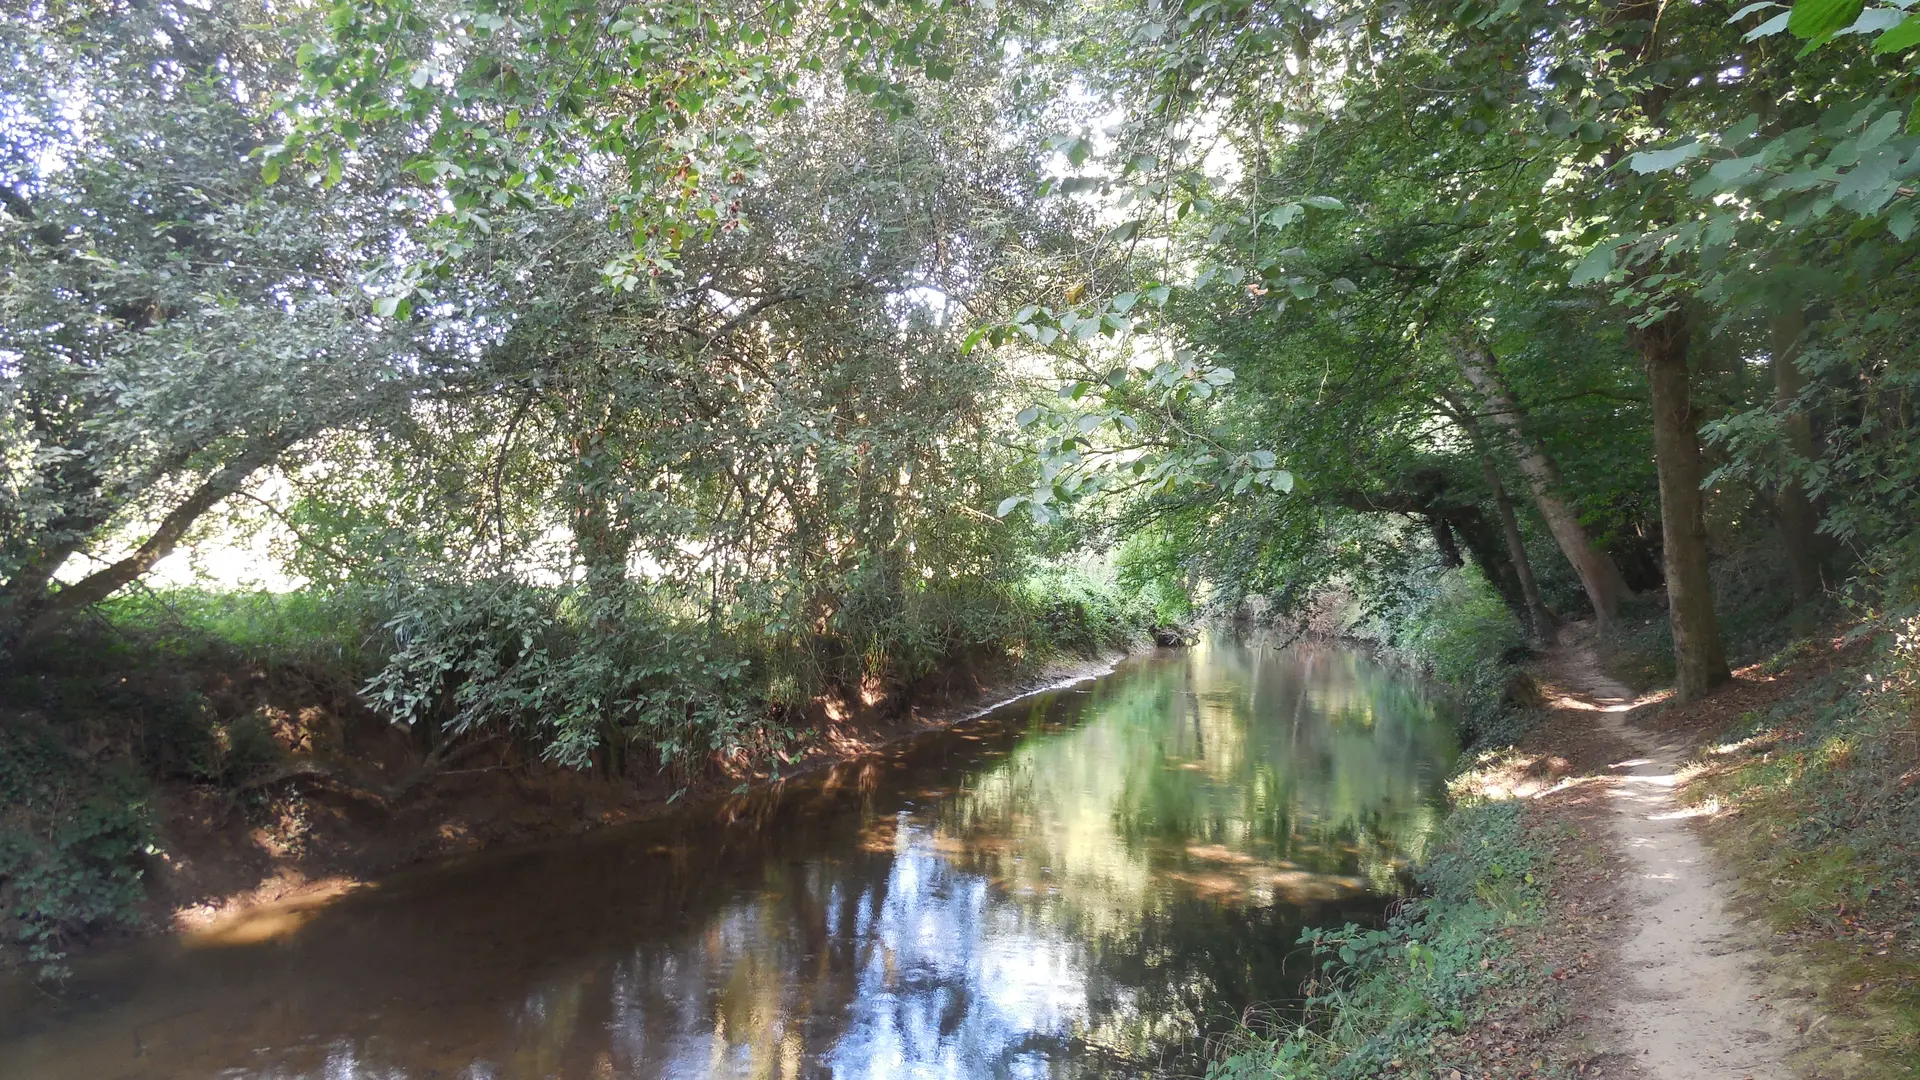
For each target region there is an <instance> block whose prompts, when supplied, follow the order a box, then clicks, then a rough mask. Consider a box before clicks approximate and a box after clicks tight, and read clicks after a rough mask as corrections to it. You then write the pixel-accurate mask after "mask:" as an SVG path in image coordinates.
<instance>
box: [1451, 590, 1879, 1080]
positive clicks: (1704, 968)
mask: <svg viewBox="0 0 1920 1080" xmlns="http://www.w3.org/2000/svg"><path fill="white" fill-rule="evenodd" d="M1840 659H1841V657H1840V656H1839V655H1838V654H1835V655H1834V656H1831V657H1830V656H1826V655H1812V654H1810V655H1808V656H1807V657H1805V658H1803V659H1802V660H1801V661H1800V662H1798V663H1796V664H1795V665H1794V666H1793V667H1792V669H1790V670H1789V671H1787V672H1785V673H1781V674H1773V673H1768V672H1765V671H1762V670H1761V669H1760V668H1758V667H1757V666H1756V667H1754V668H1748V669H1744V670H1742V671H1740V672H1738V673H1737V678H1736V680H1735V682H1734V684H1733V685H1731V686H1729V687H1728V688H1726V689H1724V690H1722V691H1721V692H1719V693H1717V694H1714V695H1712V696H1710V697H1708V698H1707V699H1706V700H1704V701H1701V702H1696V703H1690V704H1687V705H1679V704H1677V703H1674V702H1672V701H1670V700H1669V695H1667V694H1666V693H1655V694H1650V695H1645V696H1636V695H1634V693H1633V692H1632V691H1631V690H1629V689H1628V688H1627V687H1626V686H1624V685H1622V684H1621V683H1619V682H1618V681H1617V680H1615V679H1613V678H1611V677H1610V676H1608V675H1607V673H1606V672H1605V670H1604V668H1603V666H1602V664H1601V662H1600V658H1599V655H1598V653H1597V649H1596V647H1595V642H1594V635H1593V631H1592V628H1591V627H1590V626H1588V625H1584V624H1579V625H1574V626H1571V627H1568V628H1566V630H1565V632H1564V633H1563V636H1562V638H1561V642H1560V644H1559V646H1558V647H1556V648H1555V649H1554V651H1553V652H1552V653H1551V654H1549V655H1548V656H1547V657H1545V658H1544V659H1543V661H1542V663H1541V664H1540V671H1539V674H1540V678H1541V683H1542V689H1543V692H1544V695H1545V697H1546V699H1547V700H1546V704H1545V709H1546V712H1547V715H1546V717H1545V718H1544V719H1543V721H1542V722H1541V723H1540V724H1539V725H1537V726H1536V727H1535V728H1534V729H1533V730H1532V731H1531V732H1530V733H1529V734H1528V735H1527V737H1526V738H1525V739H1523V740H1522V742H1521V744H1520V745H1519V746H1518V747H1517V748H1516V749H1515V751H1514V752H1512V753H1511V754H1509V755H1507V756H1506V757H1505V758H1503V759H1502V760H1500V761H1499V762H1498V763H1496V764H1494V765H1492V766H1491V767H1489V768H1486V769H1483V770H1482V771H1481V772H1480V773H1478V774H1476V775H1475V776H1474V778H1473V783H1474V785H1475V786H1476V787H1478V788H1479V789H1481V791H1482V792H1483V793H1484V794H1486V795H1488V796H1490V797H1494V798H1524V799H1527V800H1529V814H1530V815H1531V816H1532V817H1533V819H1534V820H1535V821H1536V823H1538V824H1542V825H1545V826H1547V828H1546V829H1545V830H1543V831H1544V832H1545V833H1546V834H1547V835H1549V836H1552V837H1554V838H1555V840H1554V842H1555V844H1556V846H1557V847H1558V848H1559V851H1560V858H1559V860H1558V863H1559V866H1560V869H1561V876H1560V878H1559V885H1558V888H1557V890H1556V892H1555V894H1554V896H1553V897H1552V898H1551V900H1550V903H1551V904H1552V906H1553V910H1552V911H1550V912H1549V914H1548V918H1547V919H1546V920H1544V925H1545V926H1546V927H1547V928H1548V929H1547V930H1546V931H1544V932H1542V933H1539V934H1538V935H1536V936H1535V938H1533V939H1530V940H1523V941H1517V942H1516V943H1515V945H1516V950H1515V956H1516V960H1515V963H1516V964H1518V965H1521V966H1523V967H1525V968H1526V969H1527V972H1525V973H1519V974H1517V975H1516V977H1515V978H1514V979H1513V980H1511V981H1510V984H1509V986H1508V988H1507V989H1505V990H1504V991H1501V992H1500V993H1498V994H1496V999H1495V1002H1494V1009H1493V1012H1492V1019H1491V1020H1490V1021H1488V1022H1487V1023H1484V1024H1480V1025H1476V1027H1475V1028H1474V1029H1473V1030H1471V1031H1469V1032H1467V1033H1465V1034H1464V1035H1462V1036H1459V1037H1458V1038H1459V1039H1460V1040H1464V1044H1465V1045H1467V1046H1476V1045H1479V1046H1485V1047H1488V1048H1490V1049H1491V1053H1489V1054H1487V1055H1485V1056H1484V1057H1483V1060H1484V1061H1485V1075H1487V1076H1499V1077H1506V1076H1530V1075H1540V1074H1544V1073H1557V1074H1559V1075H1576V1076H1604V1077H1623V1078H1626V1077H1651V1078H1657V1080H1696V1078H1701V1080H1704V1078H1709V1077H1711V1078H1716V1080H1722V1078H1724V1080H1770V1078H1788V1077H1792V1076H1795V1075H1797V1070H1796V1069H1794V1068H1793V1067H1792V1065H1791V1064H1790V1063H1789V1062H1790V1061H1791V1060H1793V1059H1794V1057H1795V1052H1796V1051H1797V1050H1798V1049H1799V1044H1800V1043H1801V1041H1802V1038H1801V1033H1802V1032H1804V1031H1806V1030H1807V1028H1808V1026H1809V1022H1810V1021H1813V1022H1816V1023H1817V1021H1815V1020H1813V1018H1811V1017H1809V1015H1808V1006H1807V1004H1806V1002H1805V1000H1804V998H1803V996H1802V995H1801V994H1799V993H1796V992H1795V989H1794V988H1793V987H1789V986H1786V985H1784V984H1783V983H1782V982H1781V980H1780V979H1778V978H1777V977H1774V976H1770V975H1769V974H1768V972H1767V970H1766V967H1767V962H1768V961H1769V960H1770V959H1771V958H1772V955H1773V953H1774V952H1775V951H1777V948H1778V946H1777V943H1776V940H1775V937H1774V935H1773V934H1772V933H1771V932H1770V931H1768V929H1767V928H1766V927H1765V926H1763V925H1761V924H1760V923H1759V922H1758V921H1757V920H1756V919H1754V918H1752V917H1750V916H1748V915H1746V914H1744V912H1743V908H1742V906H1741V905H1740V903H1739V902H1738V900H1737V898H1736V885H1735V880H1734V878H1733V876H1732V874H1731V873H1730V872H1729V871H1728V870H1727V869H1726V868H1724V867H1723V866H1721V865H1720V864H1719V862H1718V861H1717V859H1716V858H1715V857H1714V855H1713V854H1712V852H1711V851H1710V850H1709V849H1708V848H1707V846H1706V844H1705V842H1704V840H1703V839H1702V837H1701V836H1700V835H1699V834H1698V832H1697V829H1696V825H1695V822H1694V820H1693V813H1694V812H1692V811H1689V810H1687V809H1686V808H1685V807H1683V806H1682V804H1681V803H1680V802H1679V801H1678V800H1677V799H1676V798H1675V787H1676V782H1677V779H1678V777H1679V775H1680V773H1681V769H1682V766H1683V765H1684V764H1685V763H1687V762H1688V761H1689V760H1691V759H1692V758H1693V757H1694V755H1695V753H1696V752H1697V751H1698V749H1699V748H1701V747H1702V746H1704V745H1708V744H1711V743H1712V742H1714V741H1715V737H1716V736H1717V735H1718V734H1719V733H1720V732H1722V731H1724V730H1726V729H1727V728H1728V727H1729V726H1731V725H1732V724H1733V723H1734V722H1736V721H1737V720H1738V719H1739V718H1740V717H1741V715H1742V714H1743V713H1745V712H1747V711H1749V710H1751V709H1754V708H1757V707H1759V706H1761V705H1763V704H1765V703H1767V702H1770V701H1773V700H1777V699H1779V698H1781V697H1784V696H1786V695H1787V694H1789V693H1791V692H1792V691H1793V690H1794V689H1795V688H1797V687H1798V686H1799V685H1800V684H1802V683H1803V682H1804V681H1805V680H1806V679H1808V678H1812V677H1814V676H1815V675H1817V674H1818V673H1819V672H1821V671H1824V670H1826V669H1827V668H1828V667H1830V666H1831V665H1832V664H1833V663H1836V662H1839V661H1840ZM1456 1045H1460V1044H1456Z"/></svg>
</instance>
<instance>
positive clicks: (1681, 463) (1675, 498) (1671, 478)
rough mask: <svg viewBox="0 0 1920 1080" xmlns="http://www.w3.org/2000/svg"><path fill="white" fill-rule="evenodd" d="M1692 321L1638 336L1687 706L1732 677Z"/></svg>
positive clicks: (1678, 682)
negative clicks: (1703, 474)
mask: <svg viewBox="0 0 1920 1080" xmlns="http://www.w3.org/2000/svg"><path fill="white" fill-rule="evenodd" d="M1687 336H1688V327H1687V320H1686V316H1684V315H1682V314H1680V313H1678V312H1676V313H1674V314H1671V315H1668V316H1666V317H1665V318H1663V319H1661V320H1660V321H1659V322H1657V323H1654V324H1653V325H1652V326H1649V327H1646V328H1644V329H1640V330H1636V331H1635V332H1634V335H1633V337H1634V344H1635V345H1637V346H1638V347H1639V350H1640V355H1641V358H1642V359H1643V360H1645V361H1646V365H1647V386H1648V389H1649V390H1650V392H1651V395H1652V399H1653V447H1654V461H1655V464H1656V466H1657V467H1658V470H1659V473H1660V528H1661V536H1662V538H1663V542H1664V546H1665V555H1666V564H1667V613H1668V617H1669V618H1670V619H1671V620H1672V622H1673V661H1674V690H1675V694H1676V696H1677V697H1678V698H1679V699H1680V700H1681V701H1691V700H1693V699H1695V698H1698V697H1701V696H1703V695H1705V694H1707V693H1710V692H1711V691H1712V690H1713V689H1714V688H1715V687H1717V686H1719V685H1720V684H1722V683H1724V682H1726V681H1727V680H1728V679H1729V678H1731V677H1732V676H1731V674H1730V673H1729V672H1728V671H1727V656H1726V651H1725V648H1724V646H1723V645H1722V644H1721V641H1720V625H1719V622H1718V620H1717V619H1716V618H1715V616H1714V612H1713V583H1712V581H1711V580H1710V579H1709V578H1708V576H1707V521H1706V506H1705V499H1704V498H1703V497H1702V495H1701V492H1700V471H1701V465H1700V443H1699V440H1698V438H1697V436H1696V433H1695V430H1694V422H1693V406H1692V403H1691V401H1690V400H1689V387H1688V385H1687Z"/></svg>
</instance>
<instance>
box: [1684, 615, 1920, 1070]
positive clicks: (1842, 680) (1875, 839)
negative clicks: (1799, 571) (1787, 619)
mask: <svg viewBox="0 0 1920 1080" xmlns="http://www.w3.org/2000/svg"><path fill="white" fill-rule="evenodd" d="M1827 648H1828V646H1827V645H1826V643H1825V642H1824V641H1821V642H1819V643H1818V644H1816V643H1814V642H1808V641H1802V642H1799V643H1796V644H1795V645H1793V646H1791V647H1789V648H1788V649H1786V650H1783V651H1782V652H1781V653H1779V654H1778V655H1776V656H1775V657H1774V658H1772V659H1771V660H1770V661H1769V662H1768V665H1767V666H1768V667H1769V669H1771V670H1772V671H1774V672H1775V673H1778V672H1780V671H1781V670H1784V669H1788V668H1790V667H1794V666H1801V665H1813V664H1818V663H1820V661H1821V660H1822V659H1823V658H1822V657H1821V656H1820V653H1821V652H1824V651H1826V650H1827ZM1916 705H1920V620H1916V619H1915V618H1914V617H1912V616H1909V617H1907V618H1906V619H1905V620H1903V621H1902V622H1901V623H1899V624H1897V627H1896V629H1895V630H1894V631H1893V633H1891V634H1889V635H1887V639H1886V640H1884V641H1883V642H1881V643H1879V644H1875V645H1873V646H1870V647H1866V648H1862V647H1861V646H1859V645H1856V646H1855V647H1854V649H1853V651H1852V655H1850V656H1848V657H1843V658H1841V662H1839V663H1837V664H1834V665H1832V666H1831V667H1830V668H1828V669H1827V670H1826V671H1825V672H1823V673H1822V674H1820V675H1819V676H1818V677H1816V678H1813V679H1811V680H1809V681H1808V682H1807V683H1806V685H1805V686H1804V687H1802V688H1800V689H1799V690H1798V692H1796V693H1794V694H1793V695H1791V696H1789V697H1786V698H1784V699H1783V700H1780V701H1778V702H1776V703H1774V704H1772V705H1770V706H1768V707H1767V708H1765V709H1762V710H1758V711H1756V712H1754V713H1750V714H1748V715H1747V716H1746V717H1744V718H1743V720H1742V722H1741V723H1740V724H1739V725H1737V726H1735V727H1734V728H1733V729H1732V730H1731V731H1729V732H1727V733H1726V734H1725V735H1724V737H1723V738H1724V742H1723V743H1722V744H1721V745H1720V746H1719V747H1717V748H1714V749H1712V750H1711V751H1710V752H1709V753H1708V754H1707V755H1706V756H1705V758H1704V767H1703V769H1702V771H1701V772H1700V773H1699V774H1697V775H1695V776H1694V777H1693V778H1692V779H1691V780H1690V781H1689V782H1688V783H1687V785H1686V787H1685V788H1684V789H1683V796H1684V797H1685V798H1686V799H1687V800H1688V801H1690V802H1692V803H1694V804H1696V805H1705V806H1708V807H1709V808H1711V809H1714V810H1716V811H1718V813H1717V814H1716V818H1715V823H1714V825H1713V829H1712V832H1713V835H1714V837H1715V838H1716V839H1717V840H1719V841H1721V845H1720V846H1721V849H1722V850H1723V851H1725V852H1727V853H1730V854H1731V855H1732V856H1733V860H1734V864H1735V865H1736V866H1737V867H1738V868H1739V870H1740V871H1741V873H1742V874H1743V875H1744V876H1745V877H1746V878H1747V879H1748V880H1750V881H1752V882H1756V883H1764V884H1765V886H1766V887H1764V888H1761V889H1757V890H1755V891H1754V893H1753V895H1754V896H1755V897H1756V898H1757V900H1758V903H1759V906H1760V908H1761V909H1762V912H1763V913H1764V914H1765V916H1766V917H1767V919H1768V921H1769V922H1771V924H1772V925H1773V927H1774V928H1775V929H1776V930H1777V931H1779V932H1781V933H1784V934H1788V935H1790V936H1791V937H1792V938H1793V939H1794V940H1795V941H1797V942H1798V943H1799V944H1800V945H1801V946H1802V949H1803V952H1802V954H1801V955H1803V956H1805V957H1807V958H1809V959H1810V960H1811V961H1812V968H1813V971H1814V973H1815V974H1816V976H1817V978H1816V980H1815V981H1814V986H1815V987H1816V988H1817V989H1818V991H1819V997H1820V1001H1821V1004H1822V1006H1823V1007H1824V1009H1825V1010H1826V1011H1827V1012H1828V1013H1829V1015H1831V1016H1832V1017H1834V1021H1833V1023H1834V1030H1833V1031H1832V1032H1829V1033H1828V1037H1829V1038H1832V1039H1834V1040H1835V1041H1840V1042H1846V1043H1851V1044H1852V1045H1853V1046H1856V1047H1859V1048H1861V1049H1862V1050H1863V1051H1865V1052H1866V1056H1867V1060H1866V1061H1865V1062H1864V1064H1865V1065H1867V1066H1868V1067H1869V1068H1868V1071H1867V1072H1865V1073H1861V1075H1885V1076H1906V1075H1911V1072H1912V1070H1913V1069H1914V1068H1915V1067H1920V979H1916V977H1915V972H1914V964H1913V957H1912V953H1911V951H1910V950H1911V948H1912V946H1911V937H1910V935H1911V933H1912V930H1913V927H1914V926H1915V925H1916V920H1920V903H1917V902H1916V899H1915V890H1914V883H1915V882H1920V808H1916V806H1915V805H1914V800H1913V799H1912V798H1911V785H1912V783H1913V781H1914V778H1915V762H1914V756H1913V749H1912V747H1913V740H1914V737H1915V733H1916V730H1920V726H1917V725H1916V718H1917V717H1920V711H1917V710H1916Z"/></svg>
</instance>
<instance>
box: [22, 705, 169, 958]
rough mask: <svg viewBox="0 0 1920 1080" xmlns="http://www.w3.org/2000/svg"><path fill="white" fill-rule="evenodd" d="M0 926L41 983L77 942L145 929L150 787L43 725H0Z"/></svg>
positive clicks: (124, 768)
mask: <svg viewBox="0 0 1920 1080" xmlns="http://www.w3.org/2000/svg"><path fill="white" fill-rule="evenodd" d="M0 808H4V810H0V923H4V924H5V926H6V929H7V931H8V936H10V937H11V938H12V939H13V941H14V942H15V943H16V944H17V945H19V946H21V947H23V949H24V951H25V957H26V960H27V961H28V963H30V964H33V965H36V966H37V968H38V973H39V974H40V976H41V977H43V978H50V977H57V976H60V975H62V974H64V973H65V972H64V967H63V966H62V964H61V961H62V959H64V953H63V952H62V945H63V943H64V942H65V941H66V940H67V939H68V938H69V937H71V936H73V935H75V934H78V933H82V932H85V931H89V930H98V929H101V928H105V927H111V926H133V925H136V924H137V923H138V922H139V920H140V914H139V904H140V901H141V899H142V896H143V893H142V886H141V874H142V867H143V864H144V857H145V855H146V854H147V853H148V852H150V851H151V850H152V847H151V827H150V824H149V821H148V812H147V789H146V784H145V783H144V781H143V780H142V779H141V778H140V777H139V776H138V774H137V773H135V772H134V770H133V769H131V768H129V767H127V766H126V765H125V764H124V763H115V764H106V765H102V764H96V763H94V762H91V761H88V760H86V759H84V758H82V757H80V756H79V755H77V754H75V753H73V752H72V751H70V750H69V749H68V748H67V747H66V746H64V745H63V744H62V743H61V742H60V740H58V739H56V738H55V737H54V736H53V735H52V734H51V733H50V732H48V731H46V730H44V729H43V728H41V727H39V726H38V725H34V724H31V723H28V722H26V721H13V722H7V723H0Z"/></svg>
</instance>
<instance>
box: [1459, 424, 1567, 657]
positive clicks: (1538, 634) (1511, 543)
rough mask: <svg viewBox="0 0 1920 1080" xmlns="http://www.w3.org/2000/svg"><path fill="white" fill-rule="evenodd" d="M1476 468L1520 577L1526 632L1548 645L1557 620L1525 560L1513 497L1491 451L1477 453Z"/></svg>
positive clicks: (1538, 643)
mask: <svg viewBox="0 0 1920 1080" xmlns="http://www.w3.org/2000/svg"><path fill="white" fill-rule="evenodd" d="M1475 441H1478V440H1477V439H1476V440H1475ZM1480 468H1481V470H1482V471H1484V472H1485V473H1486V475H1487V486H1488V487H1490V488H1492V489H1493V512H1494V514H1495V515H1496V516H1497V517H1499V519H1500V532H1501V534H1502V535H1504V536H1505V538H1506V541H1507V555H1508V557H1509V558H1510V559H1511V560H1512V562H1513V573H1514V576H1515V577H1517V578H1519V579H1520V596H1521V599H1522V601H1523V602H1524V603H1525V604H1526V606H1527V631H1528V633H1527V636H1528V637H1529V638H1530V639H1532V641H1533V644H1534V646H1535V647H1536V648H1542V649H1544V648H1548V647H1551V646H1552V645H1553V640H1554V638H1555V637H1556V636H1558V631H1559V629H1560V620H1559V619H1557V618H1555V617H1554V614H1553V612H1552V611H1551V610H1549V609H1548V607H1547V604H1546V601H1544V600H1542V599H1540V585H1539V583H1538V582H1536V581H1535V580H1534V578H1533V564H1532V563H1531V562H1529V561H1528V560H1527V544H1526V540H1525V539H1524V538H1523V537H1522V536H1521V535H1520V519H1519V518H1518V517H1516V516H1514V513H1513V500H1511V499H1509V498H1507V487H1506V485H1505V484H1502V483H1501V482H1500V472H1499V470H1497V469H1495V468H1494V467H1493V458H1492V456H1491V455H1488V454H1484V453H1483V454H1481V455H1480Z"/></svg>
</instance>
